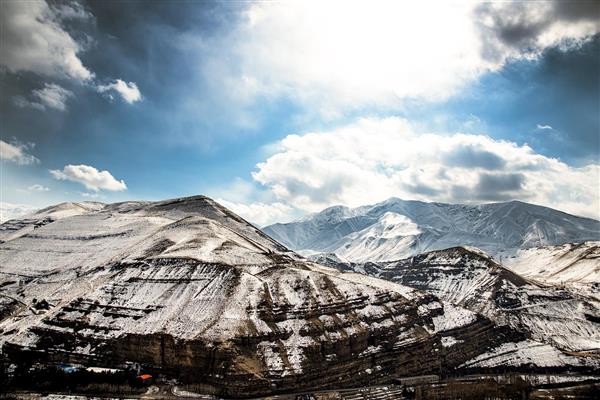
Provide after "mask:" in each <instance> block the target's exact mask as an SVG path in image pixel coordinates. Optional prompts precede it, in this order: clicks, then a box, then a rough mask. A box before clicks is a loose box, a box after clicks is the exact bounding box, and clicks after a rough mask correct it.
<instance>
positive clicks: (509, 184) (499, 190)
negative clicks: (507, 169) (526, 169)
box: [473, 173, 525, 200]
mask: <svg viewBox="0 0 600 400" xmlns="http://www.w3.org/2000/svg"><path fill="white" fill-rule="evenodd" d="M524 182H525V176H524V175H523V174H520V173H514V174H489V173H483V174H481V175H479V182H477V185H475V187H474V188H473V192H474V193H473V195H474V198H476V199H481V200H505V199H507V197H510V196H514V195H515V194H518V197H523V196H522V193H521V191H522V189H523V183H524Z"/></svg>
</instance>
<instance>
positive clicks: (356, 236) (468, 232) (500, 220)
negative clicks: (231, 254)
mask: <svg viewBox="0 0 600 400" xmlns="http://www.w3.org/2000/svg"><path fill="white" fill-rule="evenodd" d="M264 231H265V233H267V234H268V235H270V236H271V237H273V238H274V239H275V240H277V241H279V242H280V243H283V244H284V245H286V246H288V247H289V248H291V249H293V250H297V251H300V252H302V253H303V254H312V253H335V254H337V255H338V256H340V257H343V258H346V259H349V260H351V261H355V262H367V261H391V260H398V259H401V258H405V257H410V256H413V255H416V254H420V253H424V252H427V251H431V250H441V249H445V248H449V247H454V246H474V247H477V248H480V249H483V250H484V251H486V252H487V253H489V254H491V255H493V256H499V255H504V256H510V255H513V254H514V253H515V252H516V251H517V250H519V249H526V248H530V247H536V246H545V245H557V244H563V243H567V242H582V241H590V240H600V221H596V220H592V219H588V218H581V217H576V216H573V215H569V214H566V213H563V212H560V211H557V210H553V209H550V208H546V207H541V206H536V205H533V204H527V203H523V202H519V201H511V202H507V203H493V204H483V205H462V204H443V203H424V202H420V201H405V200H400V199H396V198H391V199H389V200H386V201H384V202H382V203H379V204H375V205H371V206H363V207H358V208H354V209H349V208H347V207H342V206H336V207H331V208H328V209H326V210H323V211H322V212H320V213H317V214H314V215H310V216H308V217H305V218H303V219H301V220H299V221H296V222H292V223H288V224H274V225H270V226H268V227H265V228H264Z"/></svg>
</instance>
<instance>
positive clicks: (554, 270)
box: [504, 242, 600, 285]
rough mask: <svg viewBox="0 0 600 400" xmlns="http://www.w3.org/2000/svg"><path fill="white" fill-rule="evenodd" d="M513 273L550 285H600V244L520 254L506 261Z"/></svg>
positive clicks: (572, 245)
mask: <svg viewBox="0 0 600 400" xmlns="http://www.w3.org/2000/svg"><path fill="white" fill-rule="evenodd" d="M504 264H505V265H506V267H507V268H510V269H511V270H513V271H514V272H516V273H518V274H520V275H522V276H524V277H527V278H531V279H535V280H537V281H540V282H545V283H551V284H563V283H566V284H599V285H600V242H584V243H578V244H573V243H566V244H563V245H558V246H544V247H534V248H530V249H524V250H519V251H518V252H517V253H516V254H515V255H514V256H512V257H507V258H505V259H504Z"/></svg>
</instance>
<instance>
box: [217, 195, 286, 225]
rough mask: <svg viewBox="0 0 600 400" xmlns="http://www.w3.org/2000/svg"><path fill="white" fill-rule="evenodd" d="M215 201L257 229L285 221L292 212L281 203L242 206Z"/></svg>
mask: <svg viewBox="0 0 600 400" xmlns="http://www.w3.org/2000/svg"><path fill="white" fill-rule="evenodd" d="M216 201H217V202H218V203H220V204H222V205H223V206H225V207H227V208H229V209H230V210H232V211H233V212H235V213H236V214H239V215H240V216H242V217H243V218H245V219H247V220H248V221H250V222H252V223H254V224H256V225H258V226H259V227H260V226H266V225H270V224H273V223H275V222H282V221H286V220H288V219H289V215H290V213H291V212H292V207H290V206H288V205H286V204H283V203H271V204H266V203H250V204H243V203H235V202H231V201H227V200H224V199H216Z"/></svg>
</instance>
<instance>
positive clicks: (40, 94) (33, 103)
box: [14, 83, 73, 111]
mask: <svg viewBox="0 0 600 400" xmlns="http://www.w3.org/2000/svg"><path fill="white" fill-rule="evenodd" d="M31 94H32V95H31V97H32V98H33V100H27V99H25V98H24V97H22V96H17V97H16V98H15V99H14V103H15V104H16V105H17V106H19V107H32V108H35V109H38V110H42V111H43V110H45V109H46V107H48V108H53V109H55V110H59V111H65V110H66V109H67V100H68V98H69V97H73V92H71V91H70V90H67V89H65V88H63V87H62V86H60V85H57V84H55V83H50V84H48V83H46V84H45V85H44V87H43V88H41V89H35V90H33V91H32V92H31Z"/></svg>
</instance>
